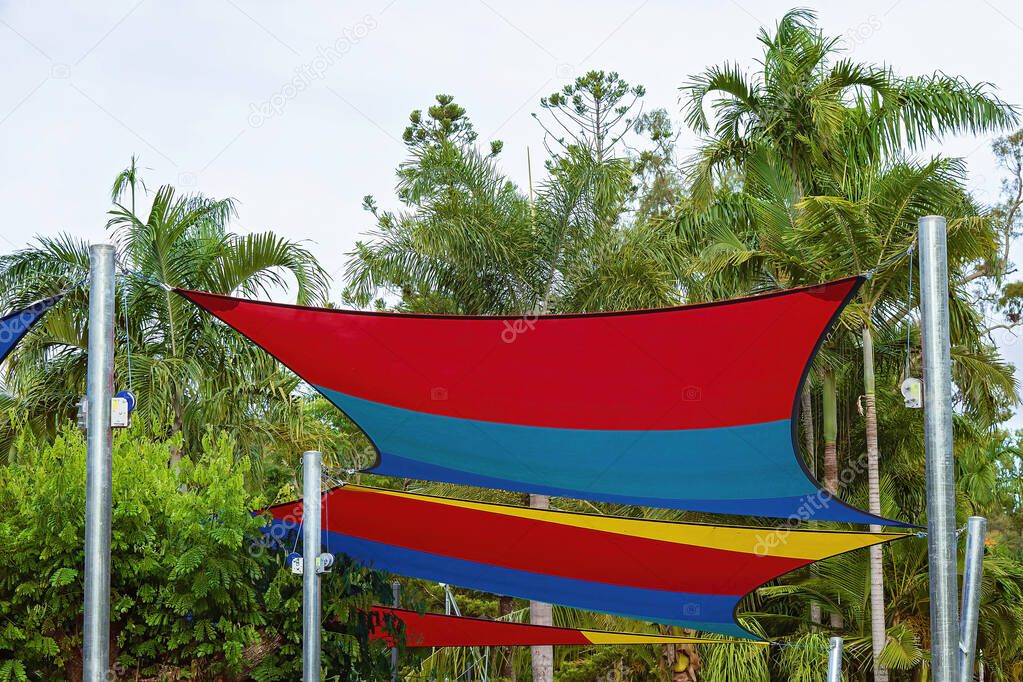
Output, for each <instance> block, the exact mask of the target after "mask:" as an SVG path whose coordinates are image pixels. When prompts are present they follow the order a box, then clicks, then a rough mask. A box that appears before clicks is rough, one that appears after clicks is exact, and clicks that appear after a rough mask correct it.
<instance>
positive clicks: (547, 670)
mask: <svg viewBox="0 0 1023 682" xmlns="http://www.w3.org/2000/svg"><path fill="white" fill-rule="evenodd" d="M529 506H530V507H532V508H533V509H549V508H550V506H551V499H550V498H549V497H547V496H546V495H530V496H529ZM529 622H530V623H532V624H533V625H548V626H549V625H553V624H554V612H553V609H552V608H551V605H550V604H545V603H544V602H539V601H530V602H529ZM530 655H531V657H532V660H533V682H554V647H550V646H534V647H530Z"/></svg>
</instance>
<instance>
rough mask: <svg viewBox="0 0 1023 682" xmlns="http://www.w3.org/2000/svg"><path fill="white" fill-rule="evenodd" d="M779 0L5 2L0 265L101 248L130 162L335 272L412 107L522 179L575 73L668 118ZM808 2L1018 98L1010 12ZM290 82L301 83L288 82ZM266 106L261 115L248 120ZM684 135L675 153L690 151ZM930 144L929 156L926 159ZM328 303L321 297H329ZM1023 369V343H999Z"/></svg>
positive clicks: (990, 165)
mask: <svg viewBox="0 0 1023 682" xmlns="http://www.w3.org/2000/svg"><path fill="white" fill-rule="evenodd" d="M793 4H796V0H789V1H788V2H774V1H771V2H752V0H742V2H741V3H740V2H735V1H734V0H733V1H725V2H712V3H711V2H708V3H696V2H691V1H689V2H687V1H675V2H671V1H668V0H646V1H644V0H619V1H618V2H608V1H606V0H596V1H591V2H587V3H568V2H551V1H550V0H548V1H546V2H536V1H534V0H518V1H516V2H504V1H498V0H485V1H484V0H467V1H466V2H462V3H440V2H433V3H427V2H423V1H422V0H374V1H361V0H358V1H349V2H345V3H303V4H302V5H301V6H298V5H297V4H296V3H280V2H266V1H263V0H259V1H256V2H247V1H244V0H206V1H205V2H199V1H196V0H183V1H175V2H159V1H158V0H141V1H139V0H128V1H122V0H110V1H108V2H104V3H86V4H84V5H83V4H81V3H64V2H45V1H44V2H37V3H36V2H21V3H11V2H2V3H0V59H2V60H3V63H5V64H7V65H8V66H7V67H6V68H5V69H4V72H5V73H6V76H5V77H4V80H5V83H4V87H3V88H2V90H0V159H2V163H0V205H2V206H3V214H2V215H3V218H2V223H0V252H7V251H10V250H13V249H15V248H20V247H23V246H25V245H26V244H27V243H28V242H29V241H30V240H31V239H32V237H33V236H34V235H37V234H46V235H53V234H56V233H58V232H61V231H67V232H71V233H73V234H75V235H80V236H83V237H86V238H88V239H101V238H102V237H103V225H104V224H105V222H106V215H105V212H106V211H107V209H108V208H109V201H108V196H109V191H110V185H111V183H112V181H113V178H114V176H115V175H116V173H117V172H118V171H119V170H120V169H121V168H123V167H124V166H125V165H126V163H127V161H128V159H129V157H130V156H131V155H132V154H133V153H135V154H139V155H140V157H141V163H142V165H143V166H144V167H146V168H147V169H148V170H147V172H146V178H147V184H148V185H149V186H150V187H151V188H155V187H157V186H158V185H160V184H162V183H171V184H175V185H177V186H178V187H179V188H181V189H185V190H197V191H201V192H203V193H206V194H209V195H212V196H219V197H223V196H231V197H234V198H236V199H237V200H238V202H239V209H240V214H241V215H240V218H239V220H238V222H237V223H236V224H235V226H234V227H235V229H236V230H237V231H241V232H245V231H257V230H265V229H273V230H276V231H278V232H280V233H282V234H284V235H287V236H289V237H291V238H295V239H308V240H310V241H312V242H313V244H312V246H311V248H312V249H313V251H314V252H315V253H316V254H317V256H318V257H319V258H320V259H321V261H322V262H323V263H324V264H325V266H326V267H327V269H328V270H330V271H332V272H335V273H336V272H338V271H339V270H340V269H341V268H342V267H343V266H344V262H345V253H346V252H348V251H349V250H351V247H352V245H353V243H354V241H355V239H356V238H357V237H358V235H359V234H360V233H362V232H364V231H366V230H367V229H368V228H370V227H371V226H372V220H371V219H370V217H369V216H368V214H366V213H364V212H363V211H362V210H361V208H360V204H361V201H362V197H363V196H364V195H366V194H373V195H374V196H375V197H376V198H377V199H378V200H379V201H380V203H381V204H382V205H383V206H385V207H387V206H391V205H393V204H394V199H393V187H394V182H395V179H394V174H393V171H394V168H395V166H396V165H397V164H398V162H399V161H401V159H402V158H403V156H404V147H403V145H402V144H401V143H400V135H401V131H402V129H403V128H404V125H405V122H406V120H407V116H408V113H409V111H411V110H412V109H414V108H425V107H427V106H429V105H430V103H431V102H432V98H433V95H434V94H436V93H438V92H446V93H450V94H453V95H455V97H456V98H457V100H458V101H459V102H460V103H461V104H462V105H463V106H465V107H466V109H467V110H468V112H469V115H470V117H471V118H472V120H473V121H474V122H475V124H476V128H477V130H478V131H479V133H480V137H481V139H483V140H488V139H492V138H495V137H496V138H499V139H502V140H504V141H505V151H504V152H503V154H502V158H503V167H504V169H505V171H506V172H507V173H509V175H511V177H512V178H513V179H515V180H516V181H517V182H519V183H520V184H521V185H524V184H525V178H526V148H527V147H530V148H531V149H532V151H533V157H534V172H537V171H538V169H539V166H540V161H539V160H540V159H542V156H543V150H542V145H541V138H542V136H541V131H540V129H539V126H538V125H537V124H536V122H535V121H534V120H533V119H532V118H531V116H530V113H531V112H534V111H538V110H539V107H538V100H539V98H540V97H541V96H542V95H546V94H549V93H550V92H552V91H554V90H555V89H557V88H560V87H561V86H562V85H563V84H565V83H566V82H568V81H570V80H572V79H573V78H574V77H575V76H576V75H579V74H581V73H583V72H585V71H586V70H589V69H594V68H597V69H606V70H616V71H618V72H619V73H621V74H622V76H623V77H624V78H626V79H627V80H628V81H630V82H632V83H635V84H642V85H645V86H646V88H647V97H646V100H645V102H646V104H645V107H646V108H647V109H652V108H656V107H665V108H667V109H668V111H669V112H671V113H672V114H673V116H674V117H675V119H676V121H677V120H678V118H679V117H678V112H679V107H678V102H677V97H678V91H677V88H678V86H679V85H680V84H681V83H682V82H683V81H685V80H686V79H687V77H688V76H689V75H690V74H694V73H697V72H700V71H702V70H703V69H704V68H705V67H706V66H709V65H711V64H718V63H721V62H723V61H725V60H733V61H739V62H740V63H742V64H744V65H746V66H750V67H752V66H753V59H754V58H755V57H756V56H758V54H759V53H760V50H759V45H758V43H757V42H756V39H755V37H756V34H757V30H758V28H759V27H760V26H763V25H771V26H773V24H774V22H776V21H777V19H778V18H779V17H780V16H781V15H782V14H783V13H784V12H785V11H786V10H787V9H789V8H790V7H791V6H792V5H793ZM803 4H812V5H813V6H814V7H815V8H816V9H817V10H818V12H819V15H820V16H819V19H820V24H821V26H822V27H823V28H824V29H825V31H826V33H828V34H830V35H842V36H845V37H846V41H845V44H846V45H847V47H849V48H850V52H851V56H852V57H853V58H854V59H856V60H860V61H867V62H875V63H885V64H889V65H892V66H894V67H895V69H896V70H897V72H899V73H900V74H904V75H910V74H924V73H931V72H933V71H935V70H940V71H944V72H946V73H949V74H959V75H962V76H965V77H966V78H968V79H970V80H971V81H990V82H992V83H994V84H995V85H996V86H997V87H998V94H999V95H1000V96H1001V97H1002V98H1003V99H1005V100H1007V101H1009V102H1011V103H1014V104H1023V70H1021V69H1020V64H1021V63H1023V59H1021V56H1023V49H1021V42H1023V5H1020V4H1019V3H1013V2H1010V0H990V1H989V0H982V1H981V2H975V3H962V2H956V3H952V2H947V1H938V2H924V0H883V1H880V2H875V1H871V0H862V1H860V2H848V1H843V2H823V3H805V2H804V3H803ZM296 80H298V81H303V82H304V83H306V84H307V85H306V87H303V88H302V89H301V90H298V91H295V90H291V89H289V88H288V87H286V86H288V84H291V83H293V82H295V81H296ZM268 102H274V103H276V104H277V105H279V106H278V108H277V111H274V112H270V113H268V112H267V111H266V109H265V108H264V109H261V107H262V105H264V104H265V103H268ZM693 142H694V140H693V138H692V137H691V136H687V135H683V137H682V139H681V140H680V151H681V155H682V156H688V155H689V153H690V152H691V151H692V149H693ZM936 151H937V149H936ZM940 151H942V152H943V153H944V154H946V155H952V156H962V157H964V158H966V159H967V161H968V163H969V168H970V173H971V187H972V189H973V190H974V191H975V192H976V195H977V196H978V197H979V198H980V199H981V200H984V201H993V200H994V199H995V198H996V197H997V195H998V188H999V178H1000V176H1001V174H1000V173H999V171H998V169H997V168H996V165H995V163H994V159H993V157H992V155H991V153H990V139H989V138H985V139H975V138H969V139H956V140H948V141H947V142H946V144H944V145H943V147H942V148H941V149H940ZM340 288H341V283H340V282H339V281H336V282H335V288H334V294H335V296H337V294H339V292H340ZM1005 352H1006V354H1007V355H1008V356H1009V357H1010V358H1011V359H1012V360H1013V361H1014V362H1017V364H1018V363H1020V362H1023V344H1013V343H1009V342H1006V344H1005Z"/></svg>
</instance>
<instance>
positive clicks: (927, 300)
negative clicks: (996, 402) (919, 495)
mask: <svg viewBox="0 0 1023 682" xmlns="http://www.w3.org/2000/svg"><path fill="white" fill-rule="evenodd" d="M917 226H918V230H919V243H920V329H921V335H922V337H923V365H924V377H923V379H924V444H925V448H926V462H927V557H928V572H929V578H930V598H931V675H932V679H933V680H934V682H958V680H959V675H958V667H959V656H958V649H959V608H958V607H959V604H958V601H959V600H958V593H959V590H958V584H957V581H956V573H957V571H956V529H955V520H956V514H955V468H954V463H953V459H952V457H953V455H952V358H951V352H950V349H949V323H948V253H947V246H946V223H945V219H944V218H943V217H941V216H926V217H924V218H920V219H919V220H918V221H917Z"/></svg>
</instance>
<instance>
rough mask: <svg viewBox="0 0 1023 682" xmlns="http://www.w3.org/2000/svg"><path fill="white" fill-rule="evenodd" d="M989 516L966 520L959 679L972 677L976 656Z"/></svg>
mask: <svg viewBox="0 0 1023 682" xmlns="http://www.w3.org/2000/svg"><path fill="white" fill-rule="evenodd" d="M986 534H987V519H985V518H984V517H983V516H971V517H970V518H969V520H967V522H966V560H965V562H964V563H963V607H962V611H961V612H960V617H959V638H960V644H959V680H960V682H970V681H971V680H972V679H973V657H974V653H975V652H976V650H977V622H978V621H979V620H980V589H981V588H980V580H981V578H982V577H983V576H984V536H985V535H986Z"/></svg>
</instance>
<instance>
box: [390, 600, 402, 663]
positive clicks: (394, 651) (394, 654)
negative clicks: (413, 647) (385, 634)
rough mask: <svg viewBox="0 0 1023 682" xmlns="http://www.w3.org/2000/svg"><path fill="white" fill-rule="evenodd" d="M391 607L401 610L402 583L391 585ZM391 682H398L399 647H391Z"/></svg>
mask: <svg viewBox="0 0 1023 682" xmlns="http://www.w3.org/2000/svg"><path fill="white" fill-rule="evenodd" d="M391 606H393V607H394V608H396V609H400V608H401V583H400V582H398V581H397V580H395V581H394V582H392V583H391ZM391 682H398V647H396V646H393V647H391Z"/></svg>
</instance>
